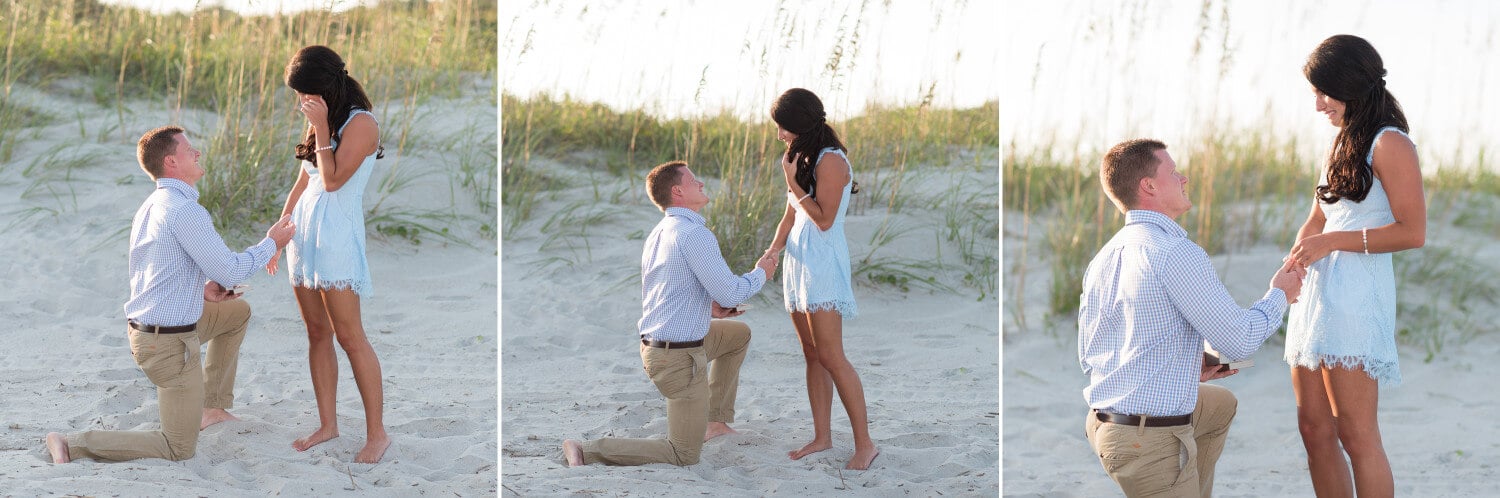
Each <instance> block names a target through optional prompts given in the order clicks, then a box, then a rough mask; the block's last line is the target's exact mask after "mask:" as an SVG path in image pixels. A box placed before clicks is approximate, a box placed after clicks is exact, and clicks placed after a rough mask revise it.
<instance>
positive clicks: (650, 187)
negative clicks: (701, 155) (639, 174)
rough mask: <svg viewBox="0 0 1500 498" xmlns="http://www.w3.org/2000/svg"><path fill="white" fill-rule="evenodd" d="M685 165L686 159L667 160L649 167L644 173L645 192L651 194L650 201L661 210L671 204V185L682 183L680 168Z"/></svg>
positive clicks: (664, 209)
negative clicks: (649, 170) (648, 170)
mask: <svg viewBox="0 0 1500 498" xmlns="http://www.w3.org/2000/svg"><path fill="white" fill-rule="evenodd" d="M687 165H688V163H687V161H668V162H665V163H661V164H659V165H657V166H656V167H655V168H651V172H650V173H648V174H646V192H647V193H648V194H650V195H651V202H654V203H656V207H659V208H661V210H662V211H666V210H667V207H668V206H671V205H672V187H674V186H676V185H677V184H678V183H682V170H683V168H686V167H687Z"/></svg>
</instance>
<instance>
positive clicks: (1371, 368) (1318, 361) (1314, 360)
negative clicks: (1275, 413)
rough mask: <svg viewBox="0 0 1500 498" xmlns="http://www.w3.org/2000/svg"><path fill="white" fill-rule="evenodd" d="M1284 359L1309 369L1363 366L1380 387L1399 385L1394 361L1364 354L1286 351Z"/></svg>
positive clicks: (1398, 373)
mask: <svg viewBox="0 0 1500 498" xmlns="http://www.w3.org/2000/svg"><path fill="white" fill-rule="evenodd" d="M1284 359H1285V360H1286V362H1287V363H1288V364H1290V365H1292V366H1294V367H1302V368H1306V369H1309V370H1317V369H1318V368H1319V367H1320V366H1323V367H1329V368H1343V369H1345V370H1354V369H1356V368H1363V369H1364V371H1365V375H1369V376H1370V378H1372V379H1375V381H1376V382H1378V383H1379V385H1380V387H1396V386H1399V385H1401V368H1400V365H1399V364H1398V363H1397V362H1395V361H1377V360H1371V359H1369V358H1367V357H1364V356H1340V355H1327V354H1318V353H1291V352H1288V353H1287V354H1286V357H1285V358H1284Z"/></svg>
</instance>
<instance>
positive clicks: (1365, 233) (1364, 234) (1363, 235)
mask: <svg viewBox="0 0 1500 498" xmlns="http://www.w3.org/2000/svg"><path fill="white" fill-rule="evenodd" d="M1359 238H1360V241H1361V242H1364V244H1365V254H1369V253H1370V229H1369V228H1361V229H1359Z"/></svg>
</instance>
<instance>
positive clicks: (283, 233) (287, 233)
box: [266, 215, 297, 251]
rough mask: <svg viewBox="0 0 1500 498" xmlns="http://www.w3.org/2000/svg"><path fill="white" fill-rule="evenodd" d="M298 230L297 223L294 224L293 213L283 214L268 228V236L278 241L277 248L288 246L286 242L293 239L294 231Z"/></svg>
mask: <svg viewBox="0 0 1500 498" xmlns="http://www.w3.org/2000/svg"><path fill="white" fill-rule="evenodd" d="M296 231H297V225H294V224H292V215H286V216H282V217H281V219H279V220H276V223H275V224H273V225H271V228H270V229H269V230H266V237H268V238H270V239H271V240H274V241H276V250H278V251H279V250H281V248H283V247H286V243H287V242H288V241H291V240H292V233H293V232H296Z"/></svg>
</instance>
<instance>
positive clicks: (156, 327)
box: [125, 320, 198, 334]
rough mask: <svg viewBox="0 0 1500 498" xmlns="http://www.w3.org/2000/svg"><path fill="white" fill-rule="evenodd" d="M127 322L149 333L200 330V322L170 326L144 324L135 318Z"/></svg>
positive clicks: (136, 328)
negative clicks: (137, 321) (136, 321)
mask: <svg viewBox="0 0 1500 498" xmlns="http://www.w3.org/2000/svg"><path fill="white" fill-rule="evenodd" d="M125 323H129V324H130V328H132V329H135V330H136V331H138V332H145V333H147V334H183V333H187V332H192V331H194V330H198V324H196V323H189V324H187V325H173V326H170V327H163V326H160V325H142V324H139V323H135V320H126V321H125Z"/></svg>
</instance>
